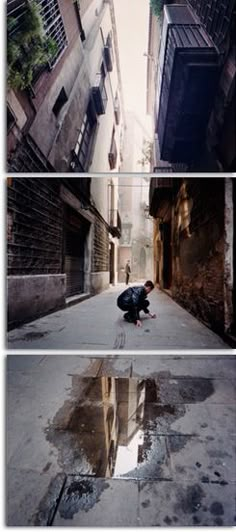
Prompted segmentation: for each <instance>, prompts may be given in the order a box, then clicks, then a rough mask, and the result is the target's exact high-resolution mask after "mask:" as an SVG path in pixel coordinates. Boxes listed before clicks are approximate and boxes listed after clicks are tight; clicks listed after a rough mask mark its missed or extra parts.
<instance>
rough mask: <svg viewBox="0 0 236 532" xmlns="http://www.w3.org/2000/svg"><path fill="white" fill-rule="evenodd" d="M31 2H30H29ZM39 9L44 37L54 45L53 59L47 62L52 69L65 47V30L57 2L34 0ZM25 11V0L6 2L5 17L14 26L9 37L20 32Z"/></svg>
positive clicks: (9, 0) (54, 0) (52, 0)
mask: <svg viewBox="0 0 236 532" xmlns="http://www.w3.org/2000/svg"><path fill="white" fill-rule="evenodd" d="M30 1H31V2H32V0H30ZM35 1H36V4H38V6H39V8H40V14H41V17H42V21H43V28H44V31H45V35H46V37H49V38H51V39H53V41H54V42H55V43H56V45H57V47H56V52H55V54H54V56H53V58H51V59H50V61H49V62H48V64H49V66H50V67H51V68H52V67H53V66H54V65H55V64H56V63H57V61H58V59H59V57H60V56H61V54H62V52H63V50H64V49H65V47H66V46H67V44H68V42H67V38H66V33H65V28H64V24H63V20H62V16H61V13H60V8H59V4H58V0H35ZM25 9H26V0H8V2H7V17H12V18H14V19H15V21H16V24H15V25H14V26H13V27H12V30H11V31H10V35H13V34H14V33H16V32H17V31H19V30H20V27H21V25H22V24H23V21H24V14H25Z"/></svg>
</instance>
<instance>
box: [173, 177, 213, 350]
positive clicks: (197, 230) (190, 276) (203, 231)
mask: <svg viewBox="0 0 236 532" xmlns="http://www.w3.org/2000/svg"><path fill="white" fill-rule="evenodd" d="M186 181H187V183H186V186H185V187H184V186H182V187H181V188H180V191H179V193H178V194H177V196H176V198H175V210H174V220H173V222H174V223H173V285H172V288H173V291H172V293H173V297H174V299H175V300H176V301H177V302H178V303H180V304H181V305H182V306H184V307H185V308H186V309H187V310H189V311H190V312H191V313H192V314H194V315H195V316H196V317H197V318H199V319H201V320H202V321H203V322H205V323H206V324H208V325H209V326H210V327H211V328H212V329H213V330H215V331H217V332H223V330H224V180H223V179H206V178H204V179H187V180H186ZM196 347H197V346H196Z"/></svg>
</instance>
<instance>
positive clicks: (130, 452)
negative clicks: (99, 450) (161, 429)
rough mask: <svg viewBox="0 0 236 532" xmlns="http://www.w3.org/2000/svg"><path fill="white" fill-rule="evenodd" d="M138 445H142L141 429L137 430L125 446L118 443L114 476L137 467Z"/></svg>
mask: <svg viewBox="0 0 236 532" xmlns="http://www.w3.org/2000/svg"><path fill="white" fill-rule="evenodd" d="M140 445H143V431H142V430H138V432H137V433H136V434H135V435H134V437H133V438H132V440H131V441H130V442H129V444H128V445H127V446H126V447H125V446H124V445H119V444H118V448H117V455H116V463H115V469H114V477H116V476H119V475H125V473H128V472H129V471H132V469H135V468H136V467H137V465H138V448H139V446H140Z"/></svg>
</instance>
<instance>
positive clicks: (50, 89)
mask: <svg viewBox="0 0 236 532" xmlns="http://www.w3.org/2000/svg"><path fill="white" fill-rule="evenodd" d="M59 5H60V11H61V15H62V19H63V23H64V27H65V32H66V35H67V40H68V45H67V47H66V48H65V49H64V51H63V54H62V56H61V57H60V59H59V61H58V63H57V64H56V65H55V66H54V68H53V69H52V70H51V71H49V70H47V69H45V70H44V71H43V73H42V74H41V75H40V77H39V79H38V80H37V82H36V83H34V85H33V91H34V94H33V96H32V95H31V96H30V95H29V94H28V93H27V92H26V91H20V92H19V91H9V92H8V102H9V105H10V108H11V111H12V112H13V114H14V115H15V119H16V123H15V125H14V127H12V129H11V131H10V132H9V135H8V156H9V157H10V153H11V151H12V150H13V151H14V150H15V149H16V145H17V142H18V141H20V142H21V133H22V132H23V130H22V127H24V133H27V134H29V135H30V137H31V138H32V139H33V141H34V142H35V144H36V145H37V146H38V147H39V149H40V150H41V152H42V154H43V156H44V157H45V159H46V160H47V161H48V163H50V165H51V166H52V168H54V169H55V170H58V171H61V172H63V171H68V170H72V167H71V166H70V164H71V161H72V150H73V149H74V148H75V145H76V142H77V140H78V136H79V131H80V127H81V124H82V121H83V119H84V116H85V113H86V109H87V106H88V102H89V98H90V95H91V89H92V87H93V86H94V82H95V78H96V74H97V73H99V72H100V67H101V62H102V59H103V48H104V44H105V42H106V39H107V36H108V33H109V32H110V31H112V32H113V35H114V33H115V31H116V30H115V27H114V22H113V20H112V1H111V0H110V1H109V2H103V1H102V0H92V1H91V2H89V4H88V3H87V5H85V3H84V4H83V5H82V6H81V10H80V15H81V19H82V26H83V29H84V32H85V37H86V38H85V40H84V41H83V42H82V41H81V38H80V31H79V25H78V21H77V16H76V10H75V6H74V3H73V2H72V1H68V0H59ZM115 42H116V41H115V38H113V49H114V47H115ZM117 60H118V52H117V53H114V62H113V70H112V72H107V74H106V78H105V88H106V92H107V98H108V101H107V107H106V112H105V114H104V115H99V116H97V126H96V133H95V137H94V139H93V148H92V150H91V153H90V160H89V161H88V168H86V170H87V169H88V171H91V172H95V171H96V172H99V171H109V170H110V165H109V160H108V153H109V151H110V146H111V140H112V132H113V127H115V140H116V143H117V152H118V157H117V162H116V169H118V168H119V166H120V141H121V137H122V130H123V118H124V117H123V111H122V112H121V120H120V124H118V125H116V124H115V115H114V100H115V96H116V94H118V97H119V101H120V103H122V95H121V83H120V77H119V65H117V62H116V61H117ZM62 88H64V90H65V93H66V96H67V101H66V102H65V103H64V105H63V106H62V108H61V110H60V112H59V114H58V115H57V116H55V114H54V113H53V111H52V109H53V106H54V104H55V102H56V100H57V98H58V96H59V93H60V91H61V90H62ZM121 107H122V106H121ZM18 151H19V150H18Z"/></svg>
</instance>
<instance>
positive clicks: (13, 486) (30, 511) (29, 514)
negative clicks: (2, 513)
mask: <svg viewBox="0 0 236 532" xmlns="http://www.w3.org/2000/svg"><path fill="white" fill-rule="evenodd" d="M64 482H65V475H63V474H60V475H58V476H56V477H52V476H51V474H50V473H46V472H45V473H44V474H43V475H42V474H40V473H38V472H37V471H34V470H24V471H22V470H20V469H10V470H9V471H8V482H7V488H8V489H7V509H6V523H7V526H34V525H39V524H40V525H43V526H46V525H47V524H48V523H49V522H50V521H51V520H52V519H53V517H54V512H55V511H56V508H57V504H58V499H59V496H60V494H61V491H62V489H63V485H64ZM45 493H46V494H47V499H46V501H45V502H44V503H43V501H44V497H45Z"/></svg>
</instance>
